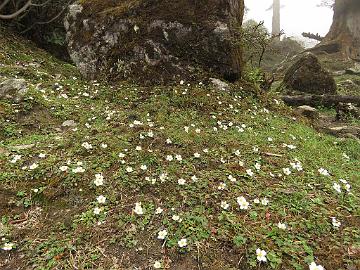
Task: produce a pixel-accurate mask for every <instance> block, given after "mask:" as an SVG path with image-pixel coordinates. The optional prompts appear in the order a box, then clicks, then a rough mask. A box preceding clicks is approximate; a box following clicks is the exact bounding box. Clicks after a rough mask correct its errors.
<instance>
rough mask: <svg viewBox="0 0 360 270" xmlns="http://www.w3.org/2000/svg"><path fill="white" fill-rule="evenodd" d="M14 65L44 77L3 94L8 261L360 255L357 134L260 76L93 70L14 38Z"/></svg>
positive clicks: (5, 50) (98, 265)
mask: <svg viewBox="0 0 360 270" xmlns="http://www.w3.org/2000/svg"><path fill="white" fill-rule="evenodd" d="M0 62H1V63H2V65H0V74H1V76H2V77H3V78H14V77H17V78H25V79H26V80H27V81H28V82H29V84H30V85H29V91H28V93H27V95H26V97H25V99H24V101H23V102H21V103H19V104H12V103H11V102H10V101H6V100H2V101H1V103H0V127H1V129H0V156H1V157H0V165H1V171H0V215H1V223H0V239H2V240H1V242H0V246H2V247H3V248H4V247H8V248H7V249H10V250H7V251H5V250H1V251H0V266H2V267H5V268H4V269H17V268H24V269H28V268H31V269H135V267H137V268H139V269H140V268H141V269H145V268H146V269H148V268H150V269H152V268H153V267H154V266H155V267H157V266H159V267H160V268H165V269H211V270H214V269H215V270H216V269H219V270H220V269H229V270H230V269H299V270H300V269H308V268H309V265H310V263H311V262H316V263H317V264H321V265H323V266H324V267H325V268H326V269H356V268H359V267H360V261H359V252H360V228H359V224H360V218H359V214H360V212H359V196H358V194H359V191H360V179H359V160H360V145H359V143H358V142H357V141H355V140H352V139H338V138H335V137H331V136H327V135H323V134H319V133H317V132H316V131H314V130H313V129H312V128H311V127H310V126H309V125H308V124H307V122H306V120H304V119H295V118H294V115H292V112H291V111H290V110H289V109H288V108H287V107H286V106H285V105H283V104H282V103H281V102H279V101H278V100H277V99H276V96H270V95H265V94H261V93H257V92H256V91H254V90H251V89H248V87H245V86H243V87H241V86H240V85H234V86H233V91H232V92H231V93H226V92H220V91H218V90H216V89H214V88H213V87H212V86H207V85H205V84H202V83H199V84H191V85H187V82H185V83H184V84H183V83H180V82H177V83H176V84H175V85H174V86H172V87H152V88H148V87H140V86H135V85H129V84H126V83H123V84H119V85H107V84H105V83H99V82H86V81H84V80H82V79H81V78H80V76H79V74H78V72H77V71H76V70H75V68H74V67H72V66H71V65H69V64H65V63H62V62H59V61H57V60H56V59H54V58H52V57H50V56H49V55H47V54H46V53H44V52H43V51H40V50H38V49H36V48H34V47H33V46H32V44H29V43H26V42H25V41H23V40H20V41H19V40H17V39H16V38H15V37H12V36H8V38H2V39H1V40H0ZM249 77H253V78H254V81H257V80H258V78H257V76H256V72H254V74H253V75H250V76H249ZM66 120H73V121H75V123H76V124H77V125H76V127H75V126H74V127H67V128H66V127H62V123H63V122H64V121H66ZM340 179H343V180H340ZM345 181H346V182H345ZM339 189H340V191H341V193H339V192H338V191H339ZM242 197H243V198H242ZM241 208H243V209H241ZM332 218H334V219H332ZM338 222H340V223H341V224H340V225H339V223H338ZM159 238H163V239H159ZM11 244H14V245H13V246H11ZM9 246H11V248H9ZM257 249H261V250H264V251H266V252H267V254H266V259H267V262H261V263H260V262H259V260H258V258H257V255H256V250H257ZM5 258H6V260H7V261H5ZM4 263H6V264H5V266H3V265H2V264H4ZM6 267H7V268H6Z"/></svg>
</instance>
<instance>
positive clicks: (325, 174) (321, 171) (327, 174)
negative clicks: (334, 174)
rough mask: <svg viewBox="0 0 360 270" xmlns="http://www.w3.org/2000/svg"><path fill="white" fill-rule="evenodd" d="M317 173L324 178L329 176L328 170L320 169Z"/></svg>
mask: <svg viewBox="0 0 360 270" xmlns="http://www.w3.org/2000/svg"><path fill="white" fill-rule="evenodd" d="M318 172H319V173H320V174H321V175H324V176H330V174H329V172H328V170H326V169H324V168H320V169H319V170H318Z"/></svg>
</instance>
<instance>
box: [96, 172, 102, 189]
mask: <svg viewBox="0 0 360 270" xmlns="http://www.w3.org/2000/svg"><path fill="white" fill-rule="evenodd" d="M94 184H95V186H97V187H99V186H102V185H103V184H104V176H103V175H102V174H101V173H97V174H95V180H94Z"/></svg>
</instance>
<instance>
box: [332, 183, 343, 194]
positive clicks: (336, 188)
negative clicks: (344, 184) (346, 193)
mask: <svg viewBox="0 0 360 270" xmlns="http://www.w3.org/2000/svg"><path fill="white" fill-rule="evenodd" d="M333 188H334V189H335V190H336V192H338V193H341V186H340V185H339V184H338V183H334V184H333Z"/></svg>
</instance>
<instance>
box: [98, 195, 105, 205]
mask: <svg viewBox="0 0 360 270" xmlns="http://www.w3.org/2000/svg"><path fill="white" fill-rule="evenodd" d="M96 200H97V201H98V203H105V202H106V197H105V196H103V195H100V196H98V197H97V198H96Z"/></svg>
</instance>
